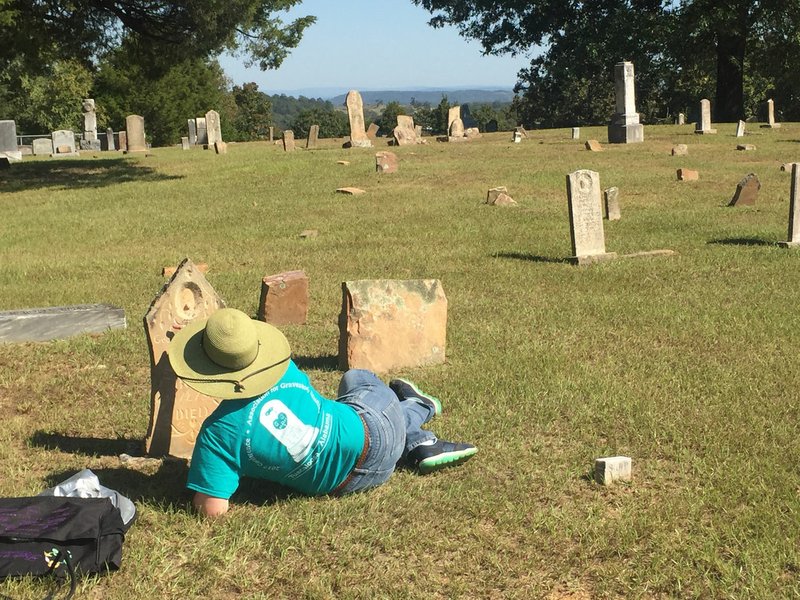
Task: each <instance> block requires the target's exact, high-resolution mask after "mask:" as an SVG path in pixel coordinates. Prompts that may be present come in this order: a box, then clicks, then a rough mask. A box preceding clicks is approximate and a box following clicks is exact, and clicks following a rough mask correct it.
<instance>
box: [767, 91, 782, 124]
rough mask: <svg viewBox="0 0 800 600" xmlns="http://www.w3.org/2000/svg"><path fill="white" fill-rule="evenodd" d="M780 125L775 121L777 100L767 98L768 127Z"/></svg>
mask: <svg viewBox="0 0 800 600" xmlns="http://www.w3.org/2000/svg"><path fill="white" fill-rule="evenodd" d="M780 126H781V124H780V123H776V122H775V101H774V100H773V99H772V98H770V99H769V100H767V127H769V128H770V129H777V128H778V127H780Z"/></svg>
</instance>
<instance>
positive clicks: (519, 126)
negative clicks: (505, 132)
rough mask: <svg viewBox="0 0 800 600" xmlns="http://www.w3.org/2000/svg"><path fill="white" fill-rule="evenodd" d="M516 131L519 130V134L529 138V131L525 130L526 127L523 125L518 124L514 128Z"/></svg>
mask: <svg viewBox="0 0 800 600" xmlns="http://www.w3.org/2000/svg"><path fill="white" fill-rule="evenodd" d="M514 131H515V132H519V134H520V135H521V136H522V137H524V138H527V137H528V132H527V131H525V128H524V127H523V126H522V125H517V126H516V127H515V128H514Z"/></svg>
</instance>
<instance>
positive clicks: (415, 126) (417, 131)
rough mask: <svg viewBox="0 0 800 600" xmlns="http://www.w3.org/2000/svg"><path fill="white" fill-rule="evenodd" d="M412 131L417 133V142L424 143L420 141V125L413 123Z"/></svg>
mask: <svg viewBox="0 0 800 600" xmlns="http://www.w3.org/2000/svg"><path fill="white" fill-rule="evenodd" d="M414 133H415V134H417V141H418V142H419V143H424V142H423V141H422V125H414Z"/></svg>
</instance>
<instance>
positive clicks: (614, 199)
mask: <svg viewBox="0 0 800 600" xmlns="http://www.w3.org/2000/svg"><path fill="white" fill-rule="evenodd" d="M603 201H604V202H603V203H604V205H605V209H606V219H608V220H609V221H619V220H620V219H621V218H622V214H621V213H620V210H619V188H617V187H610V188H607V189H605V190H603Z"/></svg>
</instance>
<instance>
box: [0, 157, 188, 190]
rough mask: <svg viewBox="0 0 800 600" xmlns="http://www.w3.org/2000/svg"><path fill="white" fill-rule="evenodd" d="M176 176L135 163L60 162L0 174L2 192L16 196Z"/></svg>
mask: <svg viewBox="0 0 800 600" xmlns="http://www.w3.org/2000/svg"><path fill="white" fill-rule="evenodd" d="M172 179H183V176H180V175H164V174H163V173H159V172H158V171H156V170H155V169H153V168H152V167H149V166H146V165H144V164H142V162H140V161H139V160H129V159H124V158H114V159H107V160H85V159H62V160H53V161H43V160H42V161H35V162H23V163H21V164H14V165H13V166H12V167H11V168H10V169H6V170H5V171H2V173H0V185H1V186H2V190H3V191H7V192H20V191H25V190H35V189H41V188H63V189H81V188H101V187H107V186H110V185H114V184H116V183H127V182H130V181H169V180H172Z"/></svg>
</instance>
